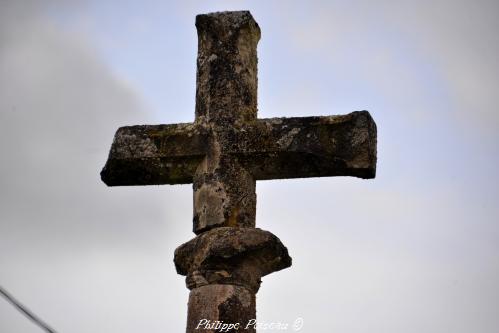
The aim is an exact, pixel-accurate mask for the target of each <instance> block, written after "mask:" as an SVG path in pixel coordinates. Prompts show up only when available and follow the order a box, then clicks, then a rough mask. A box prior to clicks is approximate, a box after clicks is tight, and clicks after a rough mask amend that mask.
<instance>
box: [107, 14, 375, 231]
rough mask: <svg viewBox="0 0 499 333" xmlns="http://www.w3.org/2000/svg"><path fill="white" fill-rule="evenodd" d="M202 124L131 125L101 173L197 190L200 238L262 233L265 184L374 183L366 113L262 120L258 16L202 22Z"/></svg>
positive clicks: (212, 17)
mask: <svg viewBox="0 0 499 333" xmlns="http://www.w3.org/2000/svg"><path fill="white" fill-rule="evenodd" d="M196 27H197V30H198V59H197V89H196V119H195V121H194V123H187V124H173V125H141V126H127V127H122V128H120V129H118V131H117V132H116V135H115V138H114V141H113V144H112V147H111V151H110V154H109V159H108V161H107V163H106V165H105V167H104V169H103V170H102V172H101V177H102V180H103V181H104V182H105V183H106V184H107V185H109V186H117V185H152V184H185V183H193V188H194V232H195V233H197V234H198V233H201V232H203V231H206V230H209V229H212V228H214V227H220V226H242V227H254V226H255V211H256V193H255V182H256V180H263V179H282V178H302V177H324V176H354V177H360V178H374V176H375V172H376V124H375V123H374V121H373V119H372V118H371V116H370V115H369V113H368V112H367V111H357V112H353V113H350V114H347V115H341V116H325V117H304V118H272V119H258V118H257V55H256V46H257V43H258V40H259V39H260V29H259V27H258V24H257V23H256V22H255V21H254V19H253V17H252V16H251V14H250V13H249V12H247V11H242V12H221V13H212V14H206V15H198V16H197V17H196Z"/></svg>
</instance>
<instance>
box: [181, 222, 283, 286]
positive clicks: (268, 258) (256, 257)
mask: <svg viewBox="0 0 499 333" xmlns="http://www.w3.org/2000/svg"><path fill="white" fill-rule="evenodd" d="M174 262H175V267H176V269H177V273H179V274H181V275H186V276H187V277H186V285H187V288H189V289H194V288H198V287H201V286H204V285H209V284H230V285H236V286H243V287H245V288H247V289H248V290H250V291H252V292H254V293H256V292H257V291H258V289H259V288H260V283H261V277H262V276H265V275H267V274H270V273H272V272H275V271H279V270H281V269H284V268H287V267H290V266H291V257H290V256H289V254H288V250H287V248H286V247H285V246H284V245H283V244H282V243H281V241H280V240H279V238H277V237H276V236H275V235H273V234H272V233H270V232H268V231H264V230H261V229H258V228H233V227H221V228H215V229H212V230H209V231H207V232H204V233H202V234H201V235H199V236H197V237H195V238H194V239H192V240H190V241H189V242H187V243H185V244H183V245H181V246H179V247H178V248H177V249H176V250H175V258H174Z"/></svg>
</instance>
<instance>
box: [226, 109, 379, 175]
mask: <svg viewBox="0 0 499 333" xmlns="http://www.w3.org/2000/svg"><path fill="white" fill-rule="evenodd" d="M235 133H237V135H239V136H240V137H238V138H236V139H235V140H234V141H235V142H237V143H238V146H237V147H236V148H235V149H234V150H233V151H232V152H231V153H232V154H235V155H238V160H239V162H240V163H241V164H242V165H243V166H244V167H245V168H246V169H247V170H248V171H249V172H250V173H251V174H252V175H253V177H254V178H255V179H256V180H265V179H285V178H305V177H325V176H354V177H359V178H365V179H368V178H374V176H375V174H376V124H375V122H374V120H373V119H372V117H371V115H370V114H369V112H367V111H356V112H352V113H350V114H347V115H340V116H325V117H303V118H273V119H260V120H258V121H257V122H255V123H254V124H253V125H249V126H248V127H246V128H245V130H244V131H235Z"/></svg>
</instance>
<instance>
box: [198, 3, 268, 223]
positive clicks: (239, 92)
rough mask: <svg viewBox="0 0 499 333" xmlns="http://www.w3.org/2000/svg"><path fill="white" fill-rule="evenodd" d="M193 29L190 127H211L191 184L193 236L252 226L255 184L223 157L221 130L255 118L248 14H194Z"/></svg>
mask: <svg viewBox="0 0 499 333" xmlns="http://www.w3.org/2000/svg"><path fill="white" fill-rule="evenodd" d="M196 28H197V31H198V59H197V77H196V79H197V80H196V81H197V86H196V122H198V123H201V124H204V125H205V126H208V127H211V135H210V136H209V138H208V140H209V145H208V147H209V148H208V151H207V154H206V156H205V158H204V160H203V161H202V163H200V164H199V166H198V168H197V170H196V173H195V174H194V179H193V184H194V185H193V188H194V232H195V233H200V232H202V231H205V230H208V229H211V228H213V227H217V226H223V225H226V226H241V227H254V226H255V215H256V192H255V188H256V181H255V179H254V178H253V176H252V175H251V174H250V173H249V172H248V171H246V170H245V169H244V168H243V167H242V166H241V165H240V163H239V162H238V161H237V159H236V158H235V157H234V156H232V155H230V154H227V152H226V150H227V149H228V148H229V146H228V145H227V143H228V142H229V141H230V138H228V137H227V135H225V133H224V132H223V129H226V128H229V127H238V126H239V127H241V126H242V125H243V124H245V123H247V122H249V121H254V120H256V119H257V55H256V47H257V44H258V41H259V39H260V28H259V27H258V24H257V23H256V22H255V21H254V20H253V18H252V16H251V14H250V13H249V12H233V13H230V14H228V13H215V14H207V15H198V16H197V17H196Z"/></svg>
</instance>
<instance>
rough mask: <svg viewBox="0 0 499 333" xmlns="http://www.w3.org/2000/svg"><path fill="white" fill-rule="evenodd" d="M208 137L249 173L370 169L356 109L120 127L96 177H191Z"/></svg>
mask: <svg viewBox="0 0 499 333" xmlns="http://www.w3.org/2000/svg"><path fill="white" fill-rule="evenodd" d="M210 138H211V139H213V138H216V141H218V142H220V145H221V146H222V147H223V148H222V150H223V154H225V155H232V156H234V157H235V158H236V159H237V160H238V162H239V163H240V164H241V165H242V166H243V167H244V168H245V169H246V170H248V171H249V172H250V173H251V174H252V176H253V177H254V179H255V180H265V179H284V178H305V177H325V176H354V177H360V178H374V176H375V174H376V124H375V123H374V120H373V119H372V118H371V115H370V114H369V112H367V111H356V112H352V113H350V114H347V115H341V116H325V117H301V118H272V119H258V120H255V121H250V122H247V123H245V124H243V125H241V126H230V127H227V128H224V129H220V128H218V129H213V128H211V127H210V126H207V125H206V124H201V123H188V124H175V125H141V126H127V127H122V128H120V129H118V131H117V132H116V135H115V138H114V141H113V144H112V147H111V151H110V153H109V159H108V161H107V163H106V165H105V167H104V169H103V170H102V172H101V178H102V180H103V181H104V182H105V183H106V184H107V185H109V186H123V185H159V184H187V183H192V179H193V175H194V173H195V171H196V168H197V167H198V165H199V163H200V162H201V161H202V160H203V158H204V157H205V155H206V153H207V151H208V144H209V141H210Z"/></svg>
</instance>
